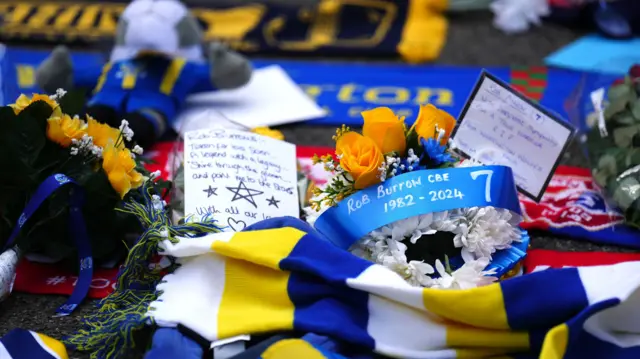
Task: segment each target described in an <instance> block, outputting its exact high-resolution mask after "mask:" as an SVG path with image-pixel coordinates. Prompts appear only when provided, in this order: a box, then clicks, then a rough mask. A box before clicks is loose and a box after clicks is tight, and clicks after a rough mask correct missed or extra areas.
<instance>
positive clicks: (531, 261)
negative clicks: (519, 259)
mask: <svg viewBox="0 0 640 359" xmlns="http://www.w3.org/2000/svg"><path fill="white" fill-rule="evenodd" d="M633 261H640V253H613V252H559V251H552V250H547V249H531V250H529V251H528V252H527V257H526V258H525V260H524V267H525V273H531V272H537V271H540V270H545V269H549V268H563V267H590V266H597V265H608V264H616V263H622V262H633Z"/></svg>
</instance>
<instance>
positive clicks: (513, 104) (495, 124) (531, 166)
mask: <svg viewBox="0 0 640 359" xmlns="http://www.w3.org/2000/svg"><path fill="white" fill-rule="evenodd" d="M574 134H575V128H574V127H572V126H571V125H570V124H568V123H567V122H565V121H563V120H562V119H560V118H558V117H556V116H554V115H552V114H551V113H549V112H548V111H546V110H545V109H544V108H542V107H541V106H539V105H538V104H536V103H534V102H533V101H531V100H529V99H527V98H525V97H524V96H523V95H522V94H520V93H519V92H517V91H516V90H514V89H513V88H511V87H510V86H509V85H507V84H505V83H504V82H502V81H501V80H499V79H498V78H496V77H495V76H493V75H491V74H489V73H487V72H483V73H482V75H481V76H480V79H479V80H478V83H477V84H476V86H475V88H474V90H473V92H472V93H471V96H470V97H469V99H468V100H467V103H466V104H465V106H464V109H463V110H462V114H461V115H460V118H459V119H458V125H457V127H456V129H455V131H454V134H453V136H452V138H453V140H454V143H455V145H456V146H457V149H458V151H460V152H462V154H463V155H465V156H467V157H472V158H474V159H476V160H478V161H480V162H482V163H484V164H496V165H504V166H509V167H511V169H512V170H513V175H514V177H515V182H516V185H517V186H518V188H519V190H520V191H521V192H522V193H524V194H525V195H527V196H528V197H530V198H532V199H534V200H535V201H540V199H541V198H542V195H543V194H544V191H545V189H546V187H547V185H548V183H549V181H550V180H551V177H552V176H553V172H554V171H555V169H556V167H557V166H558V164H559V162H560V159H561V156H562V153H563V152H564V151H565V150H566V148H567V146H568V145H569V143H570V141H571V139H572V137H573V136H574Z"/></svg>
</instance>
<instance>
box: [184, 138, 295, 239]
mask: <svg viewBox="0 0 640 359" xmlns="http://www.w3.org/2000/svg"><path fill="white" fill-rule="evenodd" d="M184 140H185V143H184V156H185V215H187V216H188V215H194V216H195V217H196V218H202V217H203V216H207V215H208V216H212V217H213V218H214V219H216V220H217V221H218V222H219V223H220V224H221V225H222V226H227V228H226V230H228V231H236V232H238V231H241V230H243V229H244V228H246V227H247V226H249V225H251V224H253V223H255V222H258V221H261V220H263V219H267V218H271V217H279V216H294V217H298V216H299V214H300V213H299V209H298V208H299V207H298V205H299V202H298V191H297V170H296V147H295V146H294V145H292V144H290V143H287V142H283V141H278V140H275V139H272V138H269V137H264V136H259V135H256V134H253V133H250V132H244V131H238V130H230V129H209V130H200V131H192V132H187V133H186V134H185V136H184Z"/></svg>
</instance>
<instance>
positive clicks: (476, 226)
mask: <svg viewBox="0 0 640 359" xmlns="http://www.w3.org/2000/svg"><path fill="white" fill-rule="evenodd" d="M458 212H459V213H460V215H459V216H457V217H454V222H456V223H457V226H456V228H455V229H454V230H453V231H452V232H453V233H455V235H456V236H455V237H454V238H453V242H454V244H455V246H456V247H458V248H460V247H462V248H465V249H467V250H468V251H469V252H470V253H471V254H473V256H474V257H475V258H483V257H486V258H491V255H492V254H493V253H495V252H496V251H498V250H502V249H507V248H509V247H510V246H511V243H513V242H514V241H519V240H520V237H521V233H520V230H519V229H518V228H517V224H518V223H520V220H521V218H520V216H518V215H515V214H513V213H511V212H510V211H508V210H506V209H496V208H494V207H471V208H464V209H461V210H459V211H458Z"/></svg>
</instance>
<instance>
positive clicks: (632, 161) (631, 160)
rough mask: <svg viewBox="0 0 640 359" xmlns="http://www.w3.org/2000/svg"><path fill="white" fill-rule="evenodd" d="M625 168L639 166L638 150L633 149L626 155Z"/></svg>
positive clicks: (639, 152)
mask: <svg viewBox="0 0 640 359" xmlns="http://www.w3.org/2000/svg"><path fill="white" fill-rule="evenodd" d="M624 164H625V167H627V168H631V167H633V166H636V165H639V164H640V148H633V149H632V150H631V151H629V152H628V153H627V155H626V156H625V161H624Z"/></svg>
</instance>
